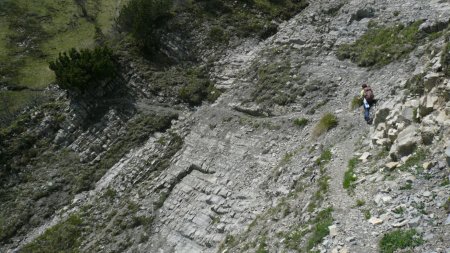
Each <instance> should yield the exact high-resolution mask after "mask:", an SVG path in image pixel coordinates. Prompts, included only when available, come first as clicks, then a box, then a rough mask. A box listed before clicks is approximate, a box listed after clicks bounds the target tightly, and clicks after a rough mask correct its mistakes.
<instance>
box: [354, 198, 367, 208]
mask: <svg viewBox="0 0 450 253" xmlns="http://www.w3.org/2000/svg"><path fill="white" fill-rule="evenodd" d="M365 204H366V201H364V200H363V199H357V200H356V206H357V207H361V206H364V205H365Z"/></svg>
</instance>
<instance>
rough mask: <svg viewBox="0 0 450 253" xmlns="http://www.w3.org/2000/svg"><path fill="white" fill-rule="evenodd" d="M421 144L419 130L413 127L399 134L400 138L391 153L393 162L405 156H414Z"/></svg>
mask: <svg viewBox="0 0 450 253" xmlns="http://www.w3.org/2000/svg"><path fill="white" fill-rule="evenodd" d="M419 142H420V137H419V135H418V128H417V126H415V125H411V126H409V127H407V128H405V129H404V130H403V131H401V132H400V133H399V134H398V137H397V139H396V141H395V142H394V144H393V145H392V147H391V150H390V151H389V155H390V156H391V158H392V159H393V160H398V159H400V158H401V157H403V156H407V155H410V154H412V152H414V150H415V149H416V147H417V144H418V143H419Z"/></svg>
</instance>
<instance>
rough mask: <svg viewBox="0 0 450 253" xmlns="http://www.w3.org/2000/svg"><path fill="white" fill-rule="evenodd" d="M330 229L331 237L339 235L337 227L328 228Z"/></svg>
mask: <svg viewBox="0 0 450 253" xmlns="http://www.w3.org/2000/svg"><path fill="white" fill-rule="evenodd" d="M328 229H329V230H330V236H331V237H335V236H337V235H338V231H337V227H336V225H331V226H329V227H328Z"/></svg>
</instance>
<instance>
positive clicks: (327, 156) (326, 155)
mask: <svg viewBox="0 0 450 253" xmlns="http://www.w3.org/2000/svg"><path fill="white" fill-rule="evenodd" d="M332 156H333V154H332V153H331V150H330V149H327V150H324V151H323V152H322V154H320V157H319V158H317V159H316V164H317V165H319V166H324V165H325V164H327V163H329V162H330V161H331V158H332Z"/></svg>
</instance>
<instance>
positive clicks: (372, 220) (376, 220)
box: [369, 217, 383, 225]
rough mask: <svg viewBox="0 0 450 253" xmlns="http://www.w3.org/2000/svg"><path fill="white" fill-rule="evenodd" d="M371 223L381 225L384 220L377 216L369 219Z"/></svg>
mask: <svg viewBox="0 0 450 253" xmlns="http://www.w3.org/2000/svg"><path fill="white" fill-rule="evenodd" d="M369 223H370V224H372V225H379V224H381V223H383V220H382V219H379V218H376V217H372V218H370V219H369Z"/></svg>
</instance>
